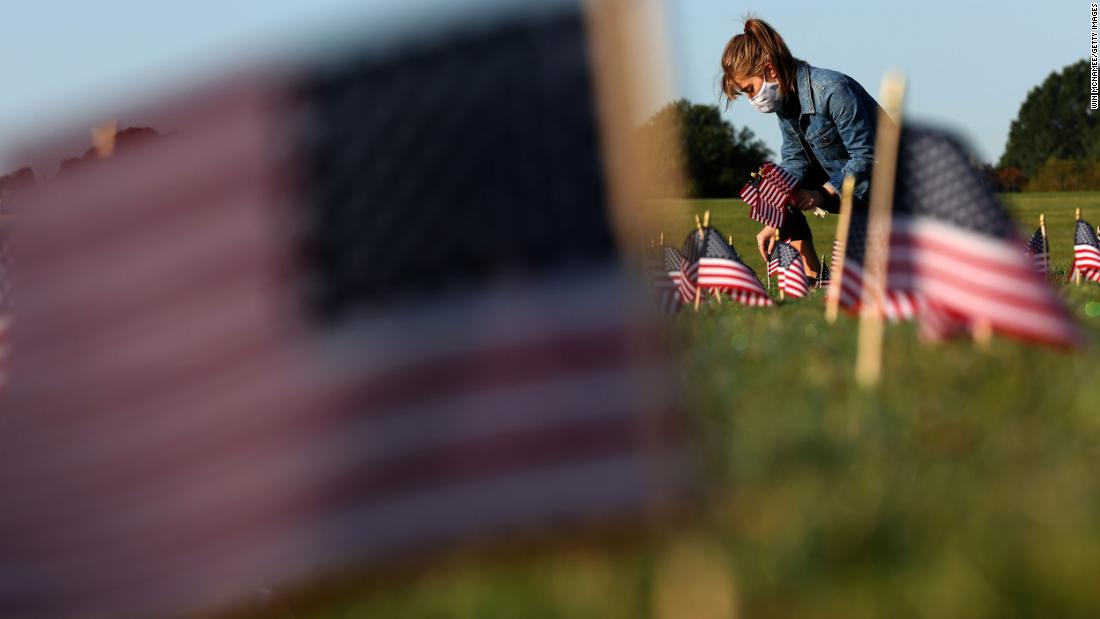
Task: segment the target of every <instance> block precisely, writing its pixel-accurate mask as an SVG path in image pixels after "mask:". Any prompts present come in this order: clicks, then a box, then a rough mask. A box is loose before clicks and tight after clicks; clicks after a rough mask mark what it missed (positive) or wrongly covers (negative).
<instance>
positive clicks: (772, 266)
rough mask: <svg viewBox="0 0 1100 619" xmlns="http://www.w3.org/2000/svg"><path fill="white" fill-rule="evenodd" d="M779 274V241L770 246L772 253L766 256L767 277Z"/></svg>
mask: <svg viewBox="0 0 1100 619" xmlns="http://www.w3.org/2000/svg"><path fill="white" fill-rule="evenodd" d="M778 274H779V243H776V244H775V245H773V246H772V253H771V255H770V256H768V277H775V276H776V275H778Z"/></svg>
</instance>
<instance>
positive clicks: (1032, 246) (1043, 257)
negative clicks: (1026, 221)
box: [1027, 228, 1050, 275]
mask: <svg viewBox="0 0 1100 619" xmlns="http://www.w3.org/2000/svg"><path fill="white" fill-rule="evenodd" d="M1027 255H1028V256H1029V257H1030V258H1031V263H1032V264H1033V265H1035V270H1036V271H1038V272H1039V273H1042V274H1043V275H1046V273H1047V271H1048V270H1049V269H1050V245H1049V244H1048V243H1047V237H1046V236H1045V235H1044V234H1043V229H1042V228H1036V229H1035V234H1033V235H1031V240H1030V241H1028V242H1027Z"/></svg>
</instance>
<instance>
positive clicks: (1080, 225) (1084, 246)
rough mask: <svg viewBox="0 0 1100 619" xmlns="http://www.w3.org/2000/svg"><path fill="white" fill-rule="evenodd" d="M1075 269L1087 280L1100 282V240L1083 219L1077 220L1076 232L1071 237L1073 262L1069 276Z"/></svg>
mask: <svg viewBox="0 0 1100 619" xmlns="http://www.w3.org/2000/svg"><path fill="white" fill-rule="evenodd" d="M1076 271H1080V272H1081V277H1083V278H1084V279H1087V280H1089V281H1094V282H1100V241H1098V240H1097V237H1096V232H1094V231H1093V229H1092V226H1090V225H1089V224H1088V223H1087V222H1085V221H1084V220H1079V221H1078V222H1077V232H1076V233H1075V234H1074V237H1073V264H1072V265H1071V266H1070V269H1069V273H1070V277H1073V274H1074V273H1075V272H1076Z"/></svg>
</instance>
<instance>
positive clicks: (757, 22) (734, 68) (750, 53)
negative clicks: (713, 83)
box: [722, 17, 798, 101]
mask: <svg viewBox="0 0 1100 619" xmlns="http://www.w3.org/2000/svg"><path fill="white" fill-rule="evenodd" d="M768 64H771V65H772V66H773V67H775V72H776V74H777V76H778V77H777V80H778V81H779V92H781V93H782V94H783V96H784V97H785V96H787V95H788V94H790V93H792V92H794V91H796V90H797V87H796V85H795V76H796V74H797V71H798V59H797V58H795V57H794V56H792V55H791V50H789V49H787V44H786V43H784V42H783V37H781V36H779V33H778V32H776V31H775V29H774V28H772V27H771V26H769V25H768V23H767V22H765V21H764V20H762V19H756V18H754V17H753V18H749V19H746V20H745V32H744V33H742V34H739V35H737V36H735V37H733V38H732V39H730V41H729V43H727V44H726V49H725V51H723V52H722V94H724V95H725V96H726V98H727V99H728V100H730V101H732V100H733V99H736V98H737V96H738V95H740V94H741V89H740V88H738V87H737V84H736V82H735V80H736V79H738V78H741V79H744V78H745V77H750V76H756V75H763V74H764V67H765V66H766V65H768Z"/></svg>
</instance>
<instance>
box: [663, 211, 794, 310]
mask: <svg viewBox="0 0 1100 619" xmlns="http://www.w3.org/2000/svg"><path fill="white" fill-rule="evenodd" d="M683 254H684V259H685V261H686V262H687V264H688V265H689V268H688V269H687V270H685V271H684V274H685V279H688V280H693V281H692V283H693V284H694V286H696V287H699V288H702V289H703V291H707V290H717V291H720V292H727V293H729V295H730V296H731V297H732V298H733V299H734V300H735V301H737V302H738V303H741V304H744V305H756V306H768V305H772V300H771V298H770V297H769V296H768V291H767V290H766V289H765V288H764V285H763V284H761V283H760V280H759V278H757V277H756V272H755V271H753V270H752V269H751V268H749V267H748V266H747V265H746V264H745V263H744V262H742V261H741V256H740V255H738V253H737V250H735V249H734V248H733V247H732V246H730V244H729V243H727V242H726V240H725V239H724V238H722V234H721V233H720V232H718V231H717V230H716V229H714V228H704V229H703V232H702V233H700V232H699V231H698V230H692V231H691V232H689V233H688V236H687V238H686V239H684V249H683Z"/></svg>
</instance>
